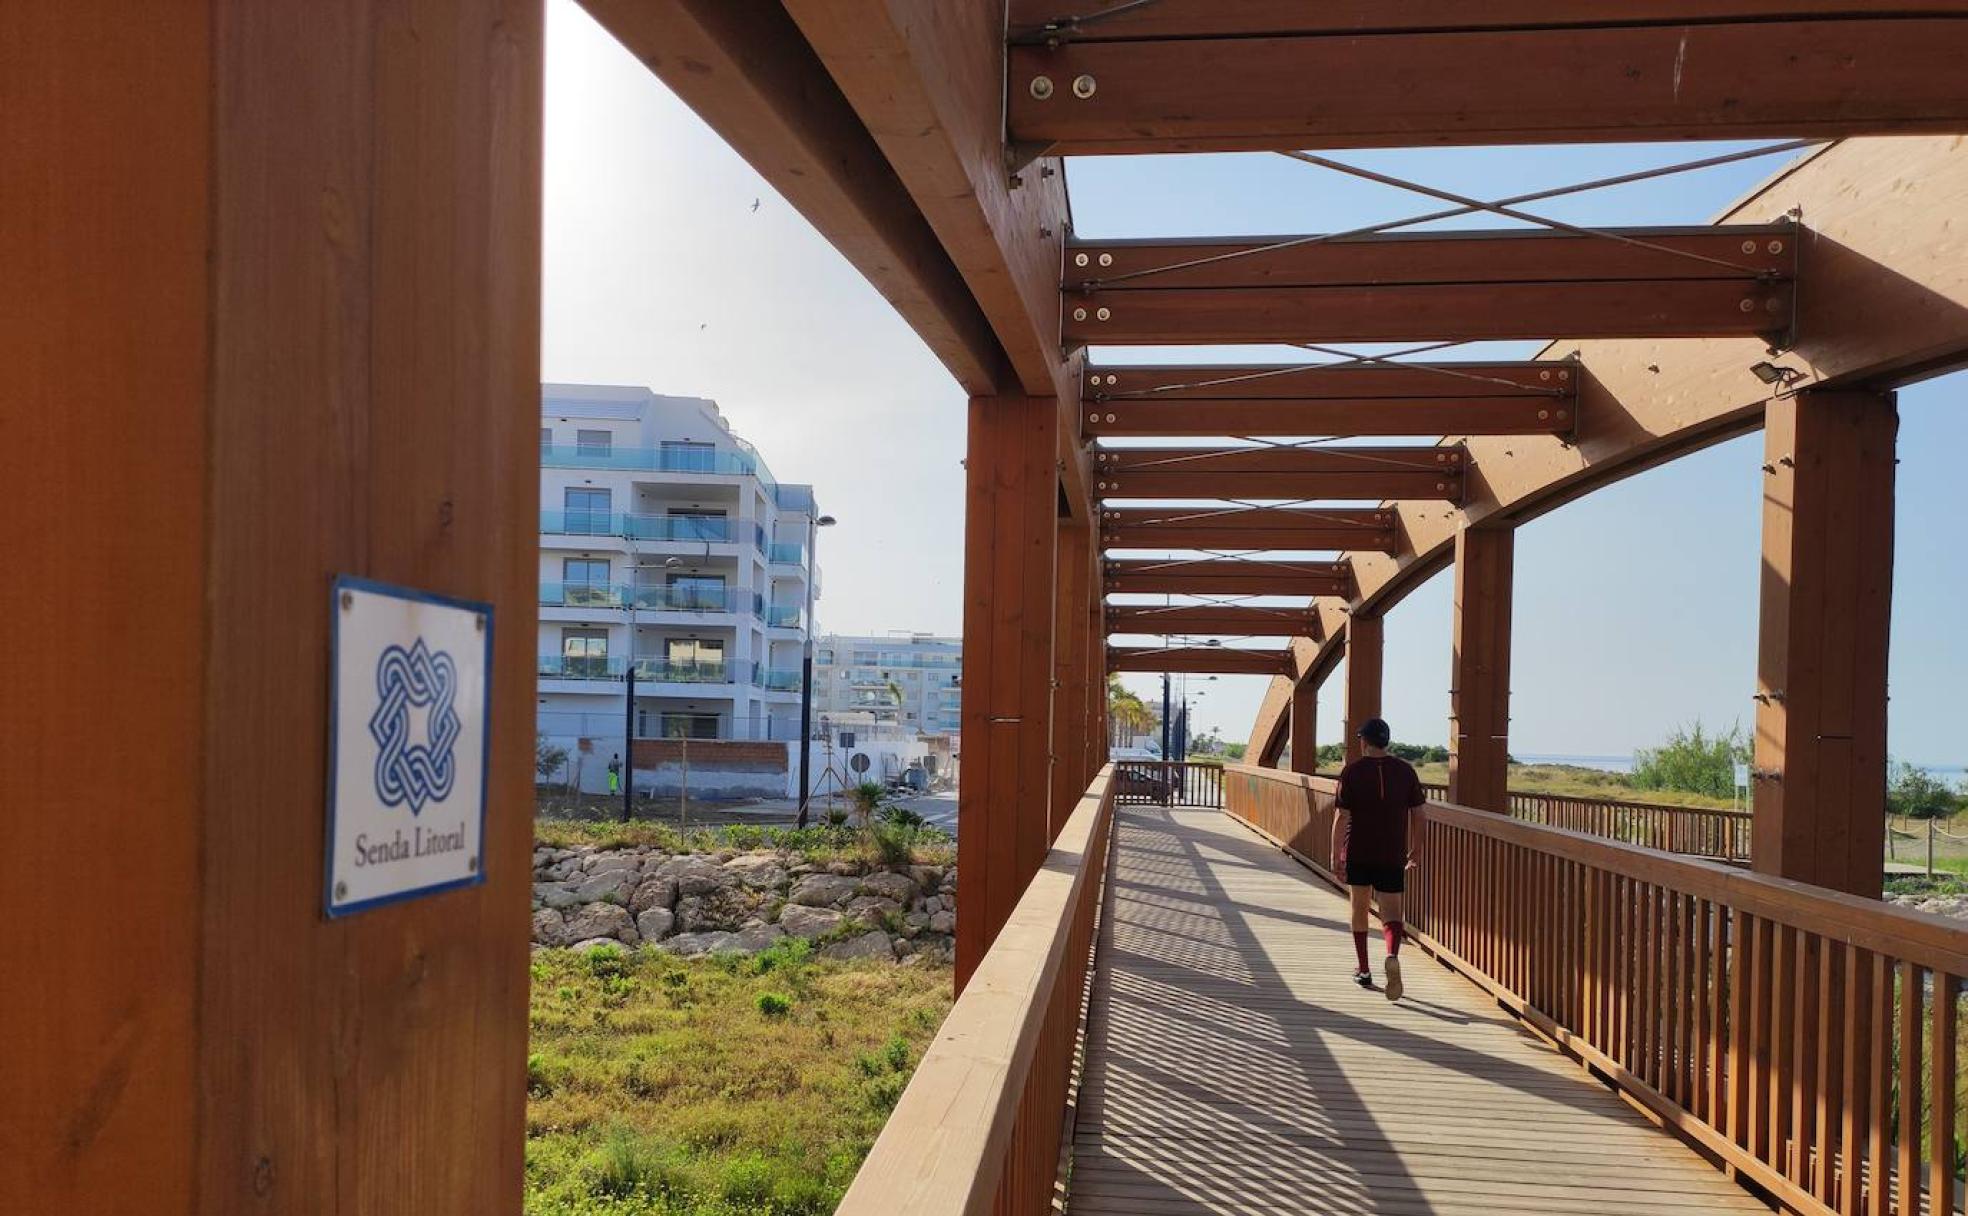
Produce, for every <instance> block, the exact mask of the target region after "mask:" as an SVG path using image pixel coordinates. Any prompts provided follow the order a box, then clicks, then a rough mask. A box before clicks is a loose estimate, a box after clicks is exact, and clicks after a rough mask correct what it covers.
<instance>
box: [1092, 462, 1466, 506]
mask: <svg viewBox="0 0 1968 1216" xmlns="http://www.w3.org/2000/svg"><path fill="white" fill-rule="evenodd" d="M1178 470H1179V471H1178ZM1093 491H1094V493H1095V494H1096V495H1098V496H1099V497H1100V499H1101V500H1102V501H1103V502H1104V501H1111V500H1113V499H1117V498H1183V499H1191V498H1218V499H1229V500H1237V501H1249V500H1251V499H1276V500H1279V501H1283V502H1313V501H1318V500H1322V499H1323V500H1328V501H1342V502H1344V501H1352V502H1387V501H1392V500H1400V499H1432V500H1446V501H1448V502H1458V501H1460V500H1461V498H1462V494H1463V476H1462V474H1461V473H1459V472H1425V471H1418V470H1411V469H1401V468H1387V467H1385V466H1382V467H1374V466H1371V465H1369V466H1366V467H1363V468H1354V469H1334V470H1332V471H1330V472H1318V473H1298V472H1284V473H1231V472H1219V471H1215V470H1214V469H1212V470H1211V471H1209V472H1203V471H1200V469H1199V468H1192V467H1186V466H1183V465H1169V466H1164V467H1163V468H1161V469H1151V470H1146V471H1141V472H1131V473H1126V474H1118V473H1099V472H1096V473H1095V474H1094V481H1093Z"/></svg>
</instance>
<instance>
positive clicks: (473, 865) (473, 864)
mask: <svg viewBox="0 0 1968 1216" xmlns="http://www.w3.org/2000/svg"><path fill="white" fill-rule="evenodd" d="M465 869H467V870H469V871H471V872H472V873H473V874H476V873H478V854H476V853H473V854H472V855H471V857H470V858H469V859H467V860H466V862H465Z"/></svg>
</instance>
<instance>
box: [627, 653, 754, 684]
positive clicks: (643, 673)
mask: <svg viewBox="0 0 1968 1216" xmlns="http://www.w3.org/2000/svg"><path fill="white" fill-rule="evenodd" d="M736 674H737V667H736V666H735V665H734V664H731V663H723V662H704V661H698V662H694V663H678V662H672V661H671V660H669V659H637V660H636V680H637V681H639V682H647V683H652V684H654V683H663V684H729V683H730V682H731V681H732V679H733V678H734V677H735V676H736Z"/></svg>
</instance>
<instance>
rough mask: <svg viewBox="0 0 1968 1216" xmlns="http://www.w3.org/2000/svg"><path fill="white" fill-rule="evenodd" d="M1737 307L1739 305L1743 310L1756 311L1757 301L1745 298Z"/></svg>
mask: <svg viewBox="0 0 1968 1216" xmlns="http://www.w3.org/2000/svg"><path fill="white" fill-rule="evenodd" d="M1737 307H1739V308H1741V309H1742V310H1743V311H1744V312H1755V311H1756V301H1754V300H1744V301H1743V302H1742V303H1741V304H1739V305H1737Z"/></svg>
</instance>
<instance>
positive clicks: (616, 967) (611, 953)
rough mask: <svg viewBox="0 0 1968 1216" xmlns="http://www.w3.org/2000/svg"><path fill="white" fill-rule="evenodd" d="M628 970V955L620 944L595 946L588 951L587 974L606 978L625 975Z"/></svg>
mask: <svg viewBox="0 0 1968 1216" xmlns="http://www.w3.org/2000/svg"><path fill="white" fill-rule="evenodd" d="M628 970H629V956H628V955H626V954H624V953H623V952H622V948H621V947H620V946H615V945H608V946H596V947H595V948H594V949H592V950H590V951H588V974H589V975H593V976H597V977H601V978H607V977H609V976H617V975H626V974H627V973H628Z"/></svg>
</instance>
